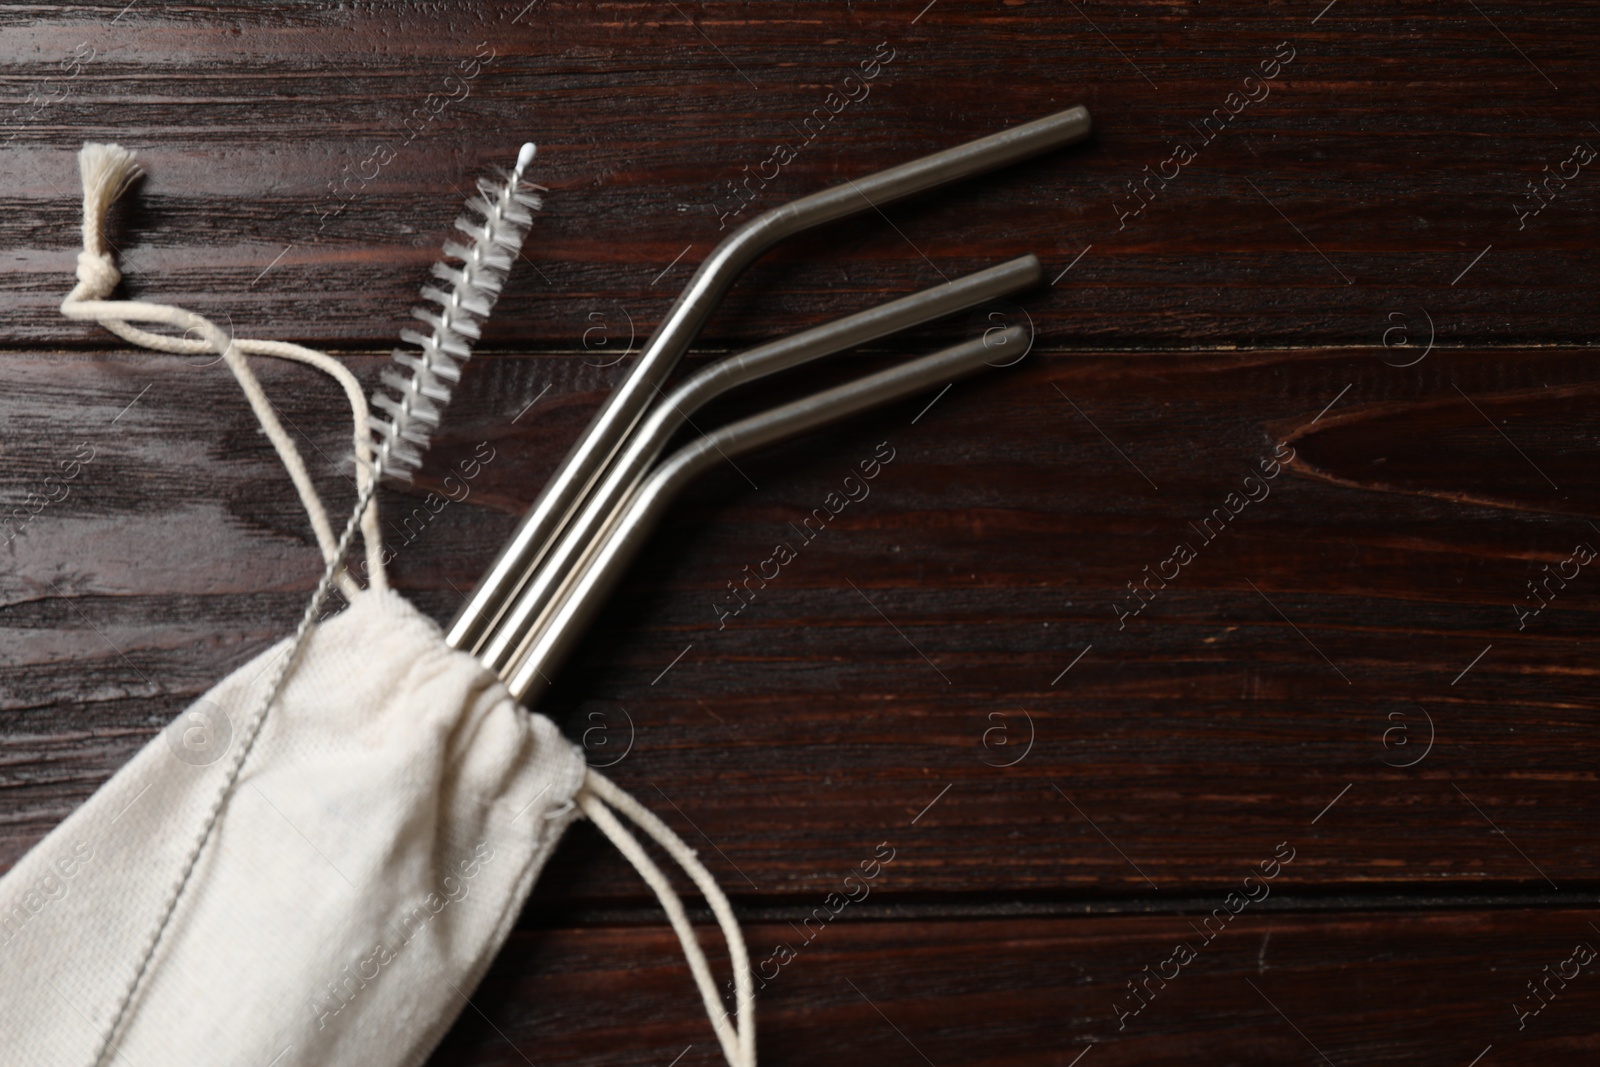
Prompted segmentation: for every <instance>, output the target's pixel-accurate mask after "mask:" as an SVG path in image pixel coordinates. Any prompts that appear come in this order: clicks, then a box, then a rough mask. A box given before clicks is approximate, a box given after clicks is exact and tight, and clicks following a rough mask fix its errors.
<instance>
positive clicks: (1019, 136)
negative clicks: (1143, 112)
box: [446, 107, 1090, 653]
mask: <svg viewBox="0 0 1600 1067" xmlns="http://www.w3.org/2000/svg"><path fill="white" fill-rule="evenodd" d="M1089 125H1090V123H1089V112H1088V110H1087V109H1085V108H1082V107H1074V108H1069V109H1067V110H1066V111H1061V112H1057V113H1056V114H1054V115H1047V116H1045V117H1044V118H1040V119H1035V120H1034V121H1032V122H1027V123H1023V124H1022V125H1020V126H1014V127H1012V128H1011V129H1009V130H1002V131H1001V132H999V133H995V134H990V135H989V136H987V137H981V138H979V139H978V140H975V141H969V142H967V143H966V144H962V145H957V146H956V147H954V148H949V149H946V150H944V151H942V152H936V153H934V154H932V155H929V156H924V157H922V158H921V159H917V160H913V161H911V162H909V163H903V164H901V165H899V166H896V167H891V168H889V169H887V170H882V171H878V172H877V173H875V174H870V175H867V176H866V177H863V178H859V179H856V180H854V181H851V180H846V181H845V183H844V184H843V185H836V186H834V187H832V188H830V189H824V190H823V191H821V192H818V193H813V194H811V195H810V196H806V197H802V198H800V199H799V200H795V201H792V202H791V203H788V204H784V205H781V206H779V207H776V208H773V209H772V210H771V211H767V212H765V213H763V214H761V215H758V216H756V217H755V218H754V219H751V220H750V221H749V222H748V223H746V224H745V225H743V226H741V227H740V228H739V229H738V230H736V231H734V233H733V234H731V235H730V236H729V237H728V238H727V240H725V241H723V242H722V244H720V245H718V246H717V248H716V249H715V250H714V251H712V253H711V255H710V256H708V257H707V258H706V260H705V261H704V262H703V263H701V264H700V268H699V269H698V270H697V271H695V274H694V277H693V278H691V279H690V280H689V284H688V285H687V286H685V287H684V290H683V292H681V293H680V294H679V295H678V298H677V300H676V301H674V303H673V305H672V307H671V308H670V309H669V310H668V311H667V314H666V317H665V318H663V319H662V322H661V325H660V327H659V328H658V329H657V330H656V333H655V335H654V336H653V337H652V338H651V339H650V342H649V344H648V345H647V346H646V348H645V350H644V352H643V353H641V354H640V356H639V358H638V360H637V362H635V363H634V366H633V369H632V370H631V371H630V372H629V374H628V377H627V378H626V379H624V381H623V383H622V384H621V385H620V386H619V387H618V388H617V389H616V391H615V392H613V393H612V394H611V396H610V398H609V399H608V400H607V401H606V403H605V404H604V405H602V407H601V408H600V411H599V413H598V414H596V415H595V417H594V420H593V421H592V422H591V423H590V424H589V426H588V428H587V429H586V430H585V431H584V433H583V435H582V437H580V438H579V440H578V442H577V444H576V445H574V446H573V448H572V451H571V452H569V453H568V454H567V456H566V458H565V459H564V460H563V461H562V463H561V466H560V467H559V468H558V469H557V471H556V473H555V475H554V476H553V477H552V478H551V479H550V482H549V483H548V484H547V485H546V486H545V489H544V492H543V493H542V494H540V496H539V499H538V500H537V501H536V502H535V503H534V505H533V508H532V509H531V510H530V511H529V512H528V514H527V515H526V516H525V517H524V518H523V520H522V523H521V525H519V526H518V528H517V530H516V532H515V533H514V534H513V535H512V538H511V540H510V542H509V543H508V544H507V545H506V546H505V548H503V549H502V550H501V553H500V555H499V556H498V557H497V558H496V559H495V561H494V563H493V564H492V565H491V566H490V568H489V571H488V573H487V574H485V575H484V578H483V580H482V581H481V582H479V583H478V587H477V588H476V589H474V590H473V592H472V595H471V596H470V597H468V598H467V603H466V604H465V606H463V607H462V609H461V611H460V613H459V614H458V615H457V616H456V618H455V620H454V621H453V622H452V623H451V625H450V629H449V631H448V633H447V634H446V640H447V641H448V642H449V643H450V644H451V645H453V646H455V647H457V648H462V649H465V650H467V651H469V652H473V653H476V652H478V651H479V650H480V649H481V648H482V645H483V640H484V637H485V634H486V632H487V631H488V630H489V628H490V627H491V626H492V625H493V624H494V623H495V621H496V620H497V619H498V618H499V617H500V615H501V614H502V613H503V612H504V611H505V609H506V607H507V606H508V605H509V604H510V603H511V599H512V598H513V597H514V596H515V595H516V593H517V592H518V590H519V589H521V588H522V586H523V585H524V584H525V582H526V580H527V578H528V576H529V575H530V574H531V573H532V570H533V567H534V566H535V565H536V564H537V563H538V562H539V559H540V557H541V556H542V555H543V554H544V553H545V552H546V551H548V550H549V548H550V547H552V544H553V541H554V539H555V537H556V536H557V535H558V534H559V533H560V532H561V529H562V528H563V527H564V526H565V525H566V524H567V522H568V521H569V520H570V518H571V517H572V515H573V514H574V512H575V511H576V510H577V508H578V507H579V506H580V505H581V504H582V501H583V498H584V497H585V496H586V495H587V494H588V492H589V491H590V488H591V487H592V486H593V485H595V484H596V483H597V482H598V481H599V479H600V477H601V476H602V474H603V473H604V471H605V468H606V466H607V465H608V464H609V463H610V462H611V459H612V457H613V456H614V455H616V453H617V452H618V450H619V449H620V448H621V447H622V444H623V441H624V439H625V438H626V437H627V435H628V434H629V433H630V432H631V431H632V429H633V426H634V424H635V423H636V422H638V420H639V418H640V416H641V415H642V414H643V413H644V410H645V407H646V406H647V405H648V404H649V403H650V401H651V400H652V399H653V398H654V397H655V396H656V395H657V393H658V392H659V391H660V387H661V384H662V382H664V381H665V380H666V378H667V375H668V374H669V373H670V372H671V370H672V368H673V366H674V365H675V364H676V363H677V361H678V359H679V357H681V356H682V354H683V352H684V350H685V349H686V348H688V346H689V344H690V342H692V341H693V340H694V338H695V335H696V334H698V333H699V332H700V328H701V326H703V325H704V323H705V321H706V319H707V318H708V317H709V316H710V315H711V312H712V310H713V309H714V308H715V307H716V305H717V302H718V301H720V300H721V299H722V296H723V294H725V293H726V292H727V290H728V287H729V286H731V285H732V284H733V281H734V279H735V278H736V277H738V275H739V274H740V273H741V272H742V271H743V270H744V269H745V268H746V267H748V266H749V265H750V264H751V263H752V262H754V261H755V259H756V258H757V257H759V256H760V255H761V254H762V253H764V252H765V251H767V249H769V248H771V247H772V245H773V244H775V243H776V242H778V241H780V240H782V239H783V238H785V237H790V236H793V235H794V234H797V233H801V232H803V231H805V230H808V229H812V228H814V227H816V226H820V225H822V224H823V223H827V222H832V221H835V220H838V219H842V218H846V217H848V216H850V215H854V214H857V213H859V212H862V211H866V210H868V209H870V208H881V207H882V206H884V205H886V204H889V203H892V202H893V201H896V200H900V199H903V198H905V197H908V196H912V195H914V194H916V193H921V192H926V191H927V190H929V189H933V188H936V187H938V186H940V185H944V184H947V183H949V182H953V181H956V180H958V179H961V178H967V177H971V176H973V175H977V174H982V173H985V172H988V171H991V170H996V169H998V168H1000V167H1004V166H1007V165H1009V164H1012V163H1016V162H1020V161H1021V160H1024V159H1027V158H1030V157H1032V156H1035V155H1039V154H1040V153H1043V152H1046V151H1049V150H1051V149H1054V148H1059V147H1062V146H1065V145H1068V144H1072V143H1073V142H1075V141H1078V140H1081V139H1083V138H1084V137H1086V136H1088V133H1089Z"/></svg>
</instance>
